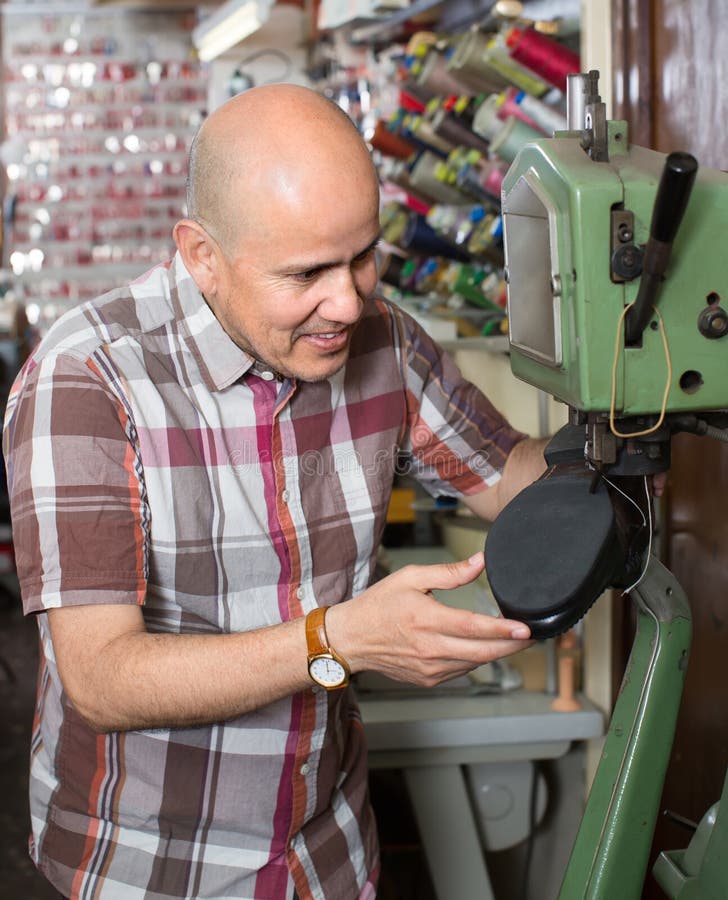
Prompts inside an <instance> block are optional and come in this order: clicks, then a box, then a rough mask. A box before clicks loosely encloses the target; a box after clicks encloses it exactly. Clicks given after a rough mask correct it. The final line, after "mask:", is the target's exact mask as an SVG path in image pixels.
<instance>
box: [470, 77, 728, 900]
mask: <svg viewBox="0 0 728 900" xmlns="http://www.w3.org/2000/svg"><path fill="white" fill-rule="evenodd" d="M567 109H568V130H567V131H562V132H556V133H555V135H554V137H553V138H545V139H543V140H537V141H535V142H533V143H530V144H528V145H527V146H525V147H524V148H523V149H522V150H521V151H520V153H519V155H518V156H517V158H516V159H515V161H514V162H513V164H512V166H511V168H510V169H509V171H508V173H507V176H506V178H505V181H504V184H503V203H502V207H503V220H504V249H505V260H506V275H507V282H508V314H509V328H510V335H509V337H510V354H511V366H512V369H513V372H514V374H515V375H516V376H517V377H519V378H521V379H523V380H525V381H527V382H529V383H530V384H533V385H535V386H536V387H539V388H541V389H542V390H544V391H547V392H549V393H551V394H553V395H554V396H555V397H556V398H557V399H559V400H561V401H563V402H564V403H566V404H568V406H569V409H570V423H569V425H567V426H566V427H565V428H564V429H562V431H561V432H559V433H558V434H557V435H556V436H555V438H554V440H553V441H552V442H551V444H550V445H549V447H548V448H547V451H546V454H545V455H546V461H547V465H548V471H547V472H546V474H545V475H544V476H543V477H542V478H541V479H540V480H539V481H537V482H536V483H535V484H534V485H532V486H531V487H529V488H527V489H526V490H525V491H523V492H522V493H521V494H519V495H518V496H517V497H516V498H515V499H514V501H513V502H512V503H511V504H510V505H509V506H508V507H507V508H506V509H505V510H504V511H503V513H502V514H501V516H499V518H498V520H497V521H496V522H495V523H494V525H493V526H492V527H491V529H490V531H489V534H488V538H487V541H486V551H485V552H486V560H487V566H488V578H489V581H490V584H491V588H492V590H493V594H494V596H495V598H496V600H497V602H498V604H499V606H500V608H501V609H502V611H503V612H504V614H505V615H507V616H510V617H513V618H518V619H523V620H524V621H527V622H528V623H529V624H530V626H531V629H532V633H533V635H534V636H535V637H537V638H548V637H553V636H555V635H558V634H560V633H562V632H564V631H566V630H568V629H569V628H571V627H572V626H573V625H574V624H575V623H576V622H577V621H578V620H579V619H580V618H581V617H582V616H583V615H584V614H585V613H586V612H587V611H588V609H589V608H590V606H591V604H592V603H593V602H594V601H595V600H596V598H598V597H599V596H600V595H602V594H603V592H604V590H605V589H608V588H615V587H616V588H620V589H622V590H623V591H624V592H629V594H630V597H631V598H632V600H633V602H634V604H635V607H636V615H637V632H636V636H635V640H634V645H633V648H632V654H631V657H630V661H629V663H628V667H627V671H626V673H625V677H624V681H623V684H622V688H621V691H620V695H619V697H618V700H617V703H616V705H615V709H614V713H613V716H612V720H611V723H610V727H609V732H608V736H607V740H606V744H605V747H604V752H603V755H602V760H601V763H600V765H599V768H598V770H597V773H596V776H595V779H594V782H593V785H592V788H591V792H590V795H589V798H588V802H587V806H586V810H585V813H584V816H583V819H582V822H581V826H580V829H579V832H578V835H577V838H576V841H575V844H574V847H573V850H572V855H571V858H570V861H569V864H568V867H567V870H566V874H565V876H564V880H563V883H562V888H561V893H560V895H559V896H560V898H561V900H575V898H583V897H588V898H601V900H614V898H617V897H618V898H620V900H629V898H635V900H636V898H639V897H640V896H641V891H642V885H643V882H644V878H645V873H646V867H647V861H648V856H649V852H650V847H651V841H652V834H653V830H654V825H655V821H656V817H657V811H658V805H659V800H660V795H661V791H662V785H663V781H664V777H665V771H666V768H667V763H668V759H669V755H670V748H671V745H672V740H673V737H674V729H675V722H676V719H677V713H678V708H679V704H680V697H681V692H682V686H683V680H684V675H685V670H686V667H687V661H688V654H689V645H690V638H691V620H690V609H689V605H688V602H687V599H686V597H685V595H684V592H683V591H682V589H681V588H680V585H679V584H678V583H677V581H676V579H675V578H674V576H672V574H671V573H670V572H669V571H667V570H666V569H665V568H664V567H663V566H662V565H661V564H660V563H659V562H658V561H657V559H656V557H655V556H654V555H653V553H652V533H653V522H652V500H651V496H650V481H651V476H654V475H655V474H657V473H659V472H663V471H666V470H667V469H668V468H669V464H670V438H671V435H672V434H674V433H675V432H678V431H690V432H693V433H695V434H708V435H710V436H712V437H714V438H717V439H719V440H723V441H725V440H728V430H727V426H728V414H727V412H726V411H727V410H728V379H727V378H726V372H727V371H728V312H727V310H728V304H726V305H724V304H725V301H724V300H722V297H721V294H725V293H726V292H727V291H728V289H727V288H726V285H725V280H726V276H725V260H724V253H725V250H724V241H725V235H726V234H728V174H726V173H723V172H718V171H710V170H706V169H702V168H700V169H699V168H698V164H697V162H696V160H695V159H693V157H691V156H690V155H688V154H686V153H673V154H670V155H669V156H665V155H663V154H660V153H656V152H654V151H651V150H647V149H644V148H641V147H634V146H630V143H629V134H628V129H627V124H626V123H625V122H619V121H607V119H606V113H605V108H604V104H603V103H602V102H601V99H600V97H599V94H598V73H597V72H589V73H587V74H584V75H574V76H569V85H568V95H567ZM727 797H728V786H724V790H723V798H727ZM727 820H728V799H724V800H722V801H721V802H719V803H716V804H715V805H714V806H713V807H712V808H711V809H710V810H709V811H708V813H706V816H705V817H704V819H703V820H702V822H701V823H700V825H699V827H698V829H697V831H696V832H695V834H694V837H693V838H692V840H691V843H690V845H689V847H688V848H687V849H686V850H684V851H674V852H669V853H662V854H661V856H660V858H659V859H658V861H657V864H656V865H655V868H654V874H655V877H656V878H657V880H658V882H659V884H660V885H661V887H662V888H663V890H665V892H666V894H667V895H668V896H669V897H680V898H682V900H688V898H701V900H710V898H716V900H717V898H719V897H721V898H725V897H728V862H726V856H725V852H724V851H725V849H726V846H728V821H727Z"/></svg>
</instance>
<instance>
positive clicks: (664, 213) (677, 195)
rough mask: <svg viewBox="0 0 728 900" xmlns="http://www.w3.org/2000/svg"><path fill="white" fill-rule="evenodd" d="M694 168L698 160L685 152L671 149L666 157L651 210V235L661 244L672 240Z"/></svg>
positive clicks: (688, 191)
mask: <svg viewBox="0 0 728 900" xmlns="http://www.w3.org/2000/svg"><path fill="white" fill-rule="evenodd" d="M697 171H698V161H697V159H695V157H694V156H691V155H690V154H689V153H681V152H678V153H671V154H670V155H669V156H668V157H667V159H666V160H665V168H664V169H663V170H662V178H660V184H659V186H658V188H657V195H656V196H655V208H654V209H653V211H652V224H651V225H650V237H651V238H654V239H655V240H656V241H660V242H661V243H663V244H671V243H672V242H673V241H674V240H675V235H676V234H677V230H678V228H679V227H680V222H682V217H683V215H684V214H685V207H686V206H687V205H688V200H689V199H690V192H691V191H692V189H693V183H694V182H695V175H696V174H697Z"/></svg>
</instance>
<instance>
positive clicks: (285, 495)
mask: <svg viewBox="0 0 728 900" xmlns="http://www.w3.org/2000/svg"><path fill="white" fill-rule="evenodd" d="M290 497H291V495H290V494H289V493H288V491H283V493H282V494H281V500H282V501H283V502H284V503H288V501H289V499H290Z"/></svg>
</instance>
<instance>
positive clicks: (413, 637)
mask: <svg viewBox="0 0 728 900" xmlns="http://www.w3.org/2000/svg"><path fill="white" fill-rule="evenodd" d="M483 568H484V559H483V554H482V553H477V554H475V555H474V556H472V557H471V558H470V559H468V560H464V561H462V562H457V563H450V564H448V563H445V564H440V565H432V566H414V565H413V566H406V567H405V568H403V569H399V570H398V571H397V572H394V573H393V574H392V575H389V576H388V577H386V578H383V579H382V580H381V581H379V582H377V583H376V584H375V585H373V586H372V587H370V588H369V589H368V590H366V591H364V592H363V593H362V594H359V596H357V597H355V598H354V599H353V600H349V601H347V602H346V603H342V604H338V605H336V606H332V607H331V608H330V609H329V611H328V613H327V617H326V628H327V632H328V636H329V640H330V641H331V645H332V646H333V647H335V648H336V650H337V652H339V653H341V655H342V656H343V657H344V658H345V659H346V660H347V662H348V663H349V665H350V666H351V669H352V671H353V672H358V671H363V670H373V671H377V672H380V673H382V674H383V675H386V676H388V677H389V678H393V679H395V680H396V681H404V682H409V683H411V684H417V685H421V686H423V687H434V686H435V685H437V684H440V683H441V682H442V681H446V680H448V679H450V678H455V677H456V676H458V675H464V674H465V673H466V672H469V671H470V670H471V669H474V668H475V667H476V666H479V665H482V664H484V663H488V662H492V661H493V660H494V659H499V658H500V657H503V656H508V655H510V654H512V653H516V652H517V651H519V650H523V649H524V647H527V646H529V643H530V642H529V641H528V638H529V636H530V631H529V629H528V626H527V625H524V624H523V623H521V622H515V621H513V620H512V619H502V618H495V617H493V616H487V615H482V614H480V613H475V612H470V611H469V610H464V609H454V608H452V607H450V606H446V605H445V604H443V603H440V602H438V601H437V600H436V599H435V598H434V597H433V596H432V594H431V593H430V592H431V591H432V590H435V589H438V590H449V589H452V588H456V587H460V586H461V585H464V584H469V583H470V582H471V581H473V580H474V579H475V578H477V577H478V575H480V574H481V572H482V571H483Z"/></svg>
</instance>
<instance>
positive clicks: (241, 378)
mask: <svg viewBox="0 0 728 900" xmlns="http://www.w3.org/2000/svg"><path fill="white" fill-rule="evenodd" d="M378 209H379V192H378V183H377V177H376V172H375V169H374V167H373V165H372V162H371V159H370V157H369V154H368V152H367V149H366V146H365V145H364V144H363V142H362V141H361V139H360V137H359V135H358V133H357V131H356V129H355V128H354V126H353V125H352V123H351V122H350V121H349V120H348V119H347V118H346V117H345V116H344V115H343V113H342V112H341V111H340V110H338V109H337V108H336V107H334V106H333V105H332V104H330V103H329V102H328V101H327V100H325V99H323V98H322V97H320V96H319V95H318V94H316V93H315V92H313V91H309V90H307V89H305V88H300V87H294V86H291V85H276V86H267V87H262V88H256V89H253V90H251V91H248V92H246V93H244V94H242V95H239V96H237V97H235V98H234V99H233V100H231V101H229V102H228V103H226V104H225V105H224V106H222V107H221V108H220V109H218V110H217V111H215V112H214V113H213V114H212V115H211V116H210V117H209V118H208V120H207V121H206V123H205V124H204V125H203V127H202V128H201V130H200V132H199V134H198V136H197V138H196V140H195V144H194V147H193V151H192V153H191V158H190V173H189V193H188V212H189V218H187V219H184V220H182V221H180V222H179V223H178V224H177V226H176V227H175V232H174V234H175V240H176V244H177V247H178V253H177V255H176V256H175V259H174V260H173V262H172V263H171V264H170V265H169V266H160V267H157V268H156V269H153V270H152V271H151V272H149V273H147V274H146V275H145V276H144V277H142V278H141V279H139V280H138V281H137V282H135V283H133V284H132V285H130V286H129V287H128V288H124V289H121V290H116V291H113V292H111V293H110V294H107V295H105V296H104V297H102V298H100V299H99V300H97V301H94V302H92V303H90V304H85V305H84V306H81V307H79V308H78V309H77V310H74V311H72V312H71V313H69V314H68V315H67V316H65V317H64V318H63V319H61V320H60V321H59V322H58V323H56V325H55V327H54V328H53V329H52V330H51V332H50V333H49V334H48V335H47V337H46V338H45V340H44V341H43V343H42V345H41V346H40V347H39V348H38V349H37V350H36V351H35V353H34V354H33V356H32V358H31V360H30V361H29V363H28V365H26V367H25V369H24V371H23V373H22V375H21V377H20V378H19V380H18V383H17V384H16V386H15V389H14V392H13V394H12V396H11V399H10V402H9V406H8V412H7V417H6V429H5V442H6V448H7V452H8V456H9V480H10V485H11V495H12V504H13V519H14V537H15V543H16V548H17V563H18V570H19V575H20V579H21V584H22V590H23V602H24V606H25V610H26V612H28V613H37V614H38V623H39V627H40V633H41V639H42V660H41V671H40V681H39V693H38V707H37V719H36V728H35V734H34V742H33V751H32V771H31V815H32V821H33V837H32V839H31V853H32V856H33V859H34V860H35V862H36V864H37V865H38V866H39V868H40V870H41V871H42V872H43V874H44V875H45V876H46V877H47V878H48V879H49V880H50V881H51V882H52V883H53V884H54V885H55V886H56V887H57V888H58V890H59V891H61V893H62V894H63V895H64V896H67V897H72V898H87V897H88V898H90V897H94V898H100V900H104V898H131V897H155V898H166V897H174V898H182V897H185V898H197V897H215V898H224V897H225V898H227V897H231V898H232V897H236V898H242V897H246V898H264V900H279V898H280V900H283V898H286V900H288V898H291V897H292V896H294V891H295V892H297V894H298V896H299V897H301V898H309V897H313V898H332V900H346V898H355V897H363V898H372V897H374V895H375V885H376V880H377V873H378V858H377V846H376V832H375V828H374V823H373V820H372V815H371V811H370V807H369V803H368V798H367V787H366V752H365V746H364V739H363V729H362V725H361V722H360V720H359V717H358V712H357V709H356V704H355V700H354V699H353V697H352V696H351V692H350V691H349V690H345V689H343V688H344V686H345V684H346V681H347V678H348V674H349V672H351V673H356V672H359V671H362V670H365V669H371V670H376V671H379V672H381V673H384V674H386V675H388V676H390V677H392V678H395V679H398V680H402V681H408V682H412V683H414V684H420V685H426V686H427V685H435V684H437V683H439V682H441V681H443V680H445V679H448V678H452V677H454V676H457V675H460V674H462V673H464V672H467V671H468V670H470V669H472V668H473V667H475V666H477V665H480V664H482V663H485V662H488V661H490V660H493V659H495V658H497V657H501V656H504V655H507V654H510V653H513V652H515V651H517V650H519V649H521V648H522V647H524V646H525V645H526V644H527V639H528V636H529V632H528V629H527V628H526V627H525V626H523V625H521V624H519V623H516V622H512V621H506V620H503V619H495V618H491V617H488V616H483V615H477V614H474V613H469V612H466V611H461V610H455V609H451V608H448V607H447V606H444V605H442V604H440V603H438V602H437V601H436V600H435V599H434V598H433V596H432V595H431V594H430V591H431V589H433V588H440V589H447V588H454V587H456V586H458V585H462V584H465V583H467V582H470V581H472V580H473V579H474V578H476V577H477V576H478V575H479V574H480V573H481V572H482V570H483V565H484V563H483V558H482V554H477V555H476V556H475V557H473V558H472V559H470V560H467V561H463V562H460V563H457V564H455V565H437V566H426V567H425V566H414V567H409V568H406V569H403V570H401V571H399V572H397V573H395V574H393V575H391V576H389V577H387V578H385V579H383V580H381V581H379V582H378V583H376V584H374V585H373V586H372V587H368V585H369V583H370V581H371V576H372V573H373V569H374V562H375V558H376V550H377V545H378V543H379V540H380V537H381V534H382V530H383V527H384V522H385V516H386V509H387V503H388V499H389V494H390V490H391V484H392V477H393V472H394V467H395V463H396V460H397V459H398V458H400V457H401V455H402V454H405V455H407V456H408V458H409V459H410V460H411V463H412V467H413V471H414V472H415V474H416V476H417V477H418V478H419V480H420V481H421V482H422V483H423V484H425V485H426V486H427V487H428V489H429V490H431V491H432V492H433V493H443V492H445V493H449V494H451V495H455V496H459V497H461V498H462V500H463V502H465V503H466V504H467V505H468V506H469V507H470V508H471V509H472V510H473V511H474V512H476V513H477V514H478V515H481V516H482V517H484V518H486V519H492V518H493V517H494V516H495V515H496V514H497V512H498V511H499V509H500V508H501V507H502V505H503V504H504V503H505V502H506V501H507V499H508V498H509V496H511V495H512V494H513V493H515V492H516V491H517V490H519V489H520V487H522V486H523V485H524V484H525V483H526V482H528V481H530V480H532V479H533V478H534V477H536V476H537V475H538V474H539V472H540V471H541V469H542V467H543V460H542V456H541V451H542V445H541V444H540V443H538V442H535V441H531V440H530V439H527V438H525V436H524V435H522V434H520V433H518V432H516V431H514V430H513V429H511V428H510V427H509V425H508V424H507V422H505V421H504V420H503V418H502V417H501V416H500V415H499V414H498V413H497V412H496V411H495V410H494V409H493V408H492V406H491V405H490V404H489V403H488V402H487V400H486V399H485V398H484V397H483V396H482V394H480V392H479V391H477V390H476V389H475V388H474V387H473V386H472V385H469V384H467V383H465V382H463V380H462V378H461V376H460V374H459V372H458V371H457V369H456V368H455V367H454V365H453V364H452V362H451V361H450V360H449V359H448V358H447V357H446V356H444V355H443V354H442V353H441V351H439V350H438V348H437V347H436V346H435V345H434V344H433V343H432V342H431V341H430V340H429V339H428V338H427V336H426V335H425V334H423V333H422V332H421V331H420V330H419V329H418V328H417V326H416V325H415V324H414V322H413V321H412V320H411V319H409V317H407V316H405V315H404V314H403V313H402V312H401V311H399V310H397V309H395V308H393V307H391V306H390V305H389V304H386V303H384V302H383V301H381V300H375V299H373V297H372V295H373V293H374V291H375V287H376V284H377V272H376V264H375V247H376V244H377V239H378V234H379V223H378ZM504 465H505V468H503V466H504ZM501 469H503V472H502V477H501V471H500V470H501ZM342 601H346V602H342ZM317 610H321V611H320V612H317ZM324 610H326V611H327V615H326V618H325V622H324V618H323V616H324V612H323V611H324ZM307 626H308V627H307ZM311 656H316V657H317V659H316V660H315V661H314V662H313V663H312V665H311V671H310V672H309V658H310V657H311ZM327 688H333V689H331V690H328V689H327Z"/></svg>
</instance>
